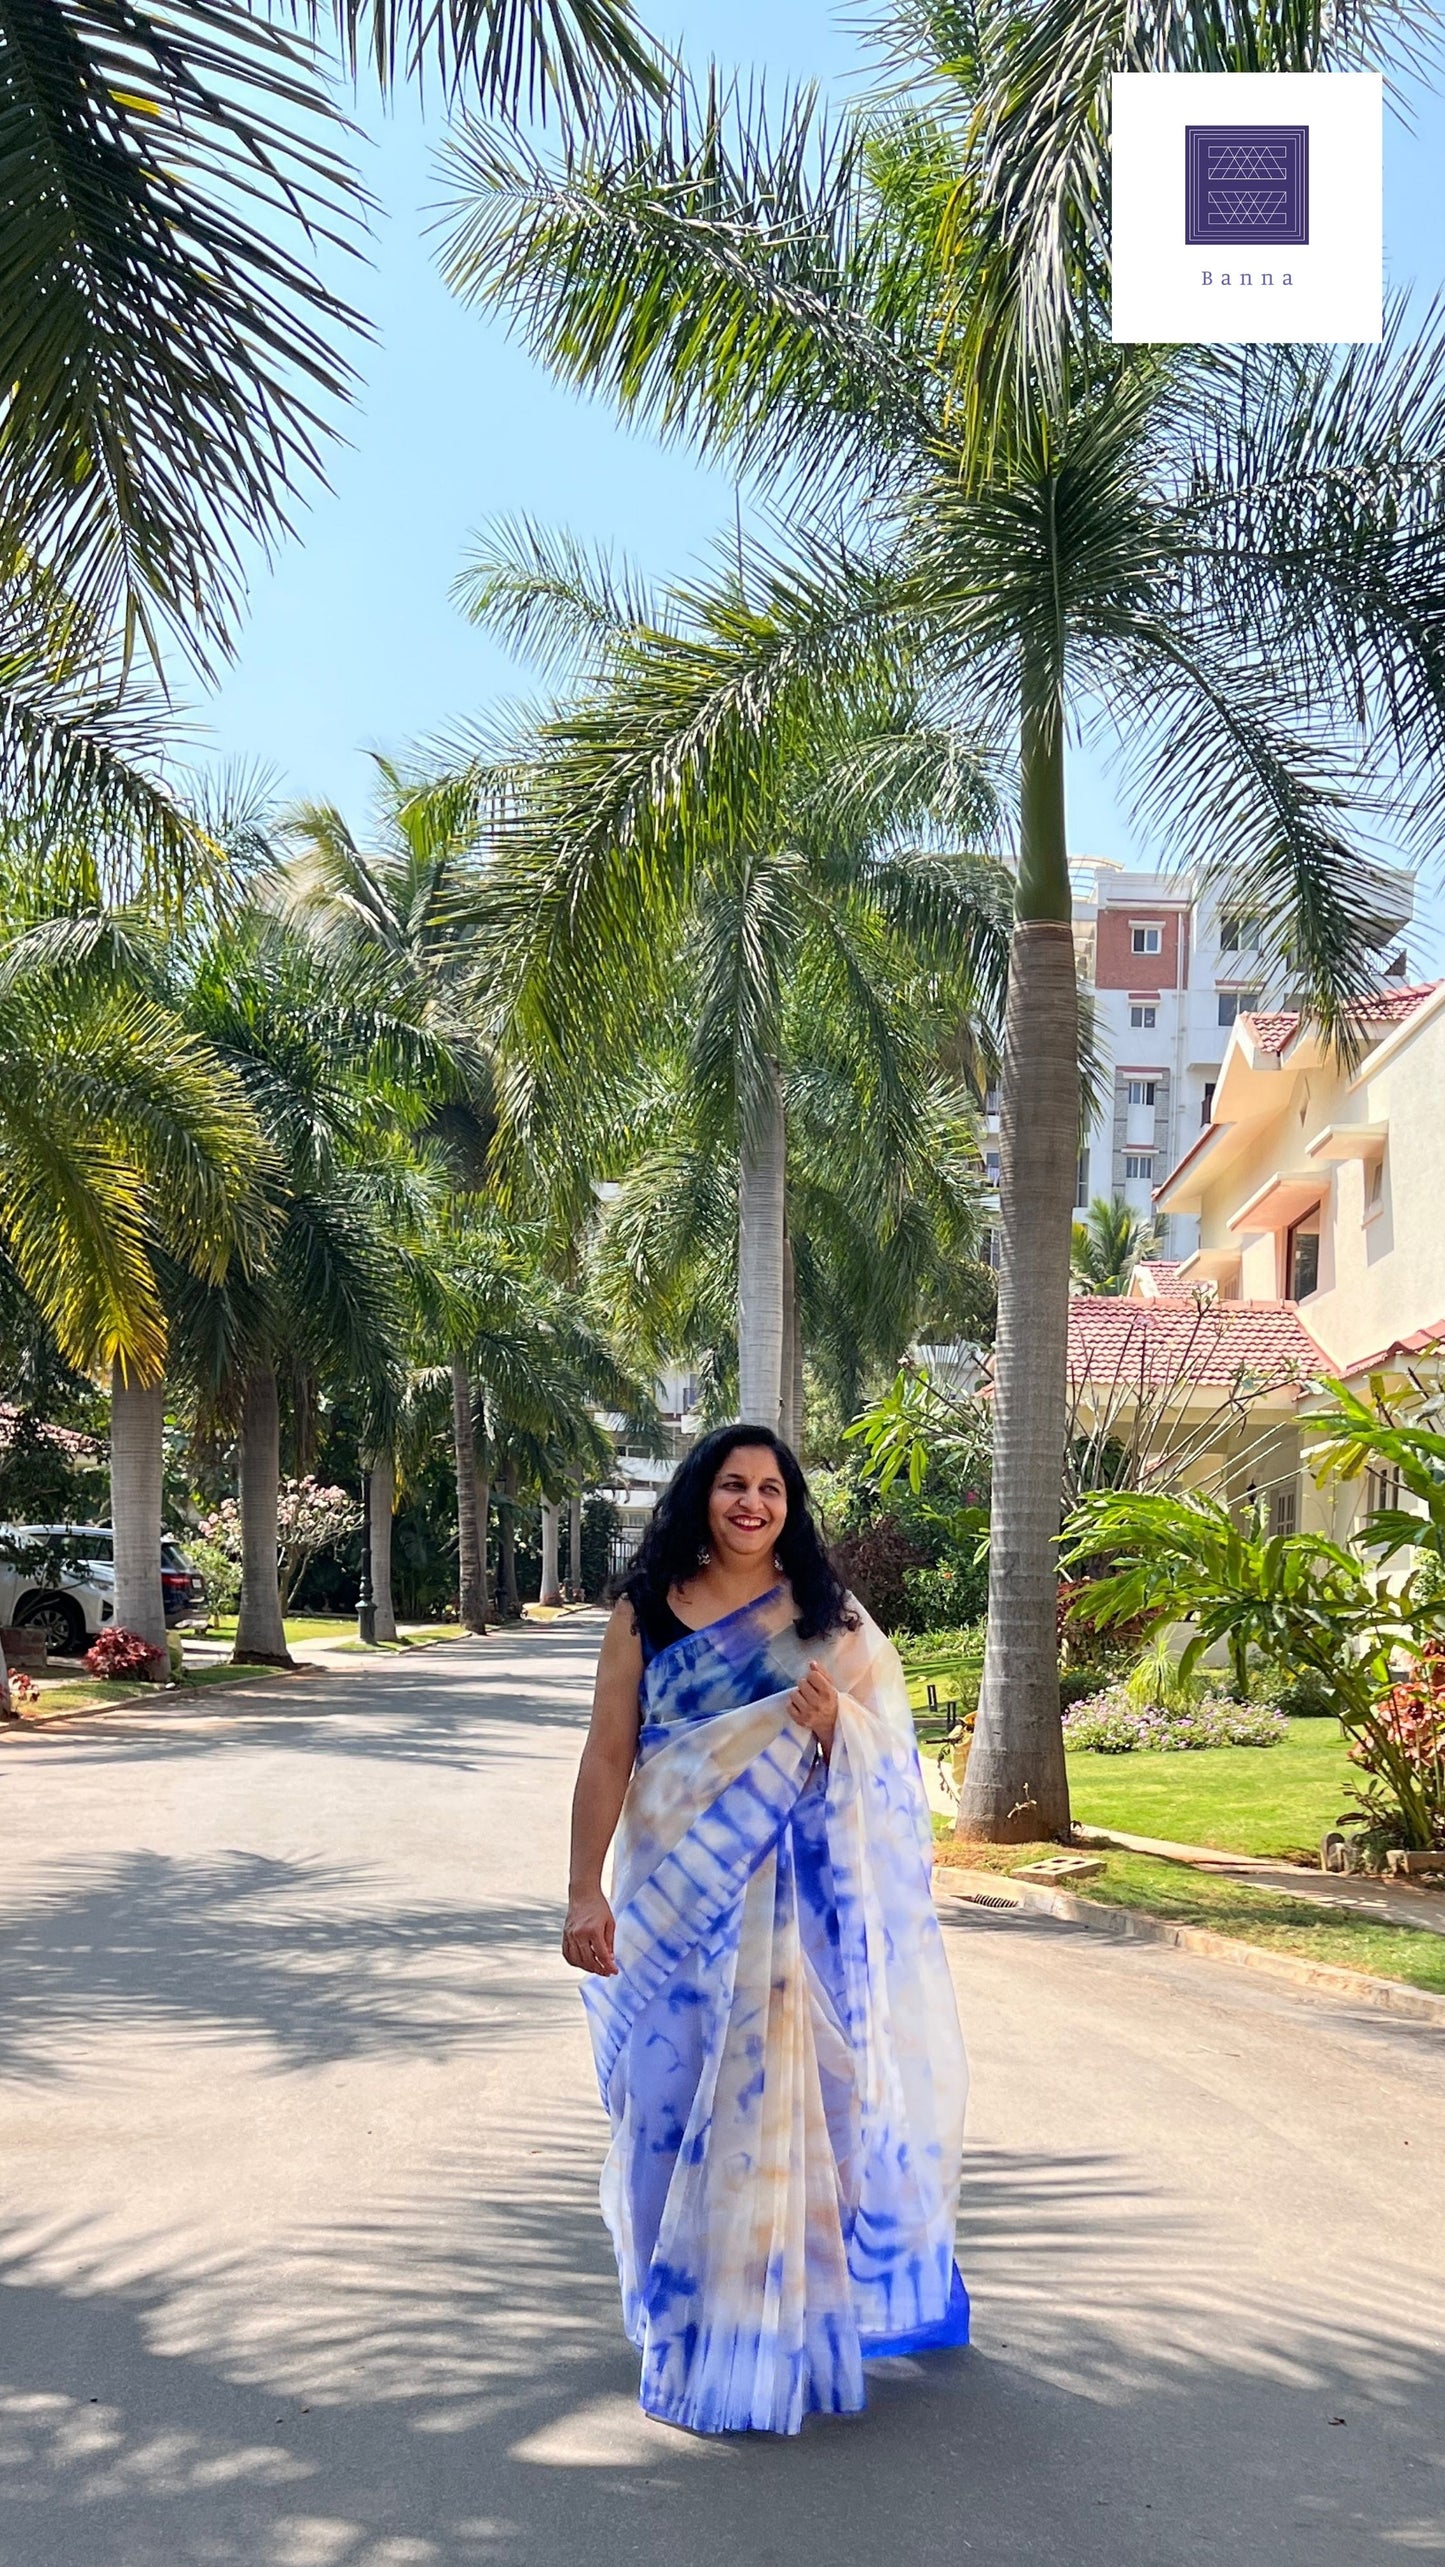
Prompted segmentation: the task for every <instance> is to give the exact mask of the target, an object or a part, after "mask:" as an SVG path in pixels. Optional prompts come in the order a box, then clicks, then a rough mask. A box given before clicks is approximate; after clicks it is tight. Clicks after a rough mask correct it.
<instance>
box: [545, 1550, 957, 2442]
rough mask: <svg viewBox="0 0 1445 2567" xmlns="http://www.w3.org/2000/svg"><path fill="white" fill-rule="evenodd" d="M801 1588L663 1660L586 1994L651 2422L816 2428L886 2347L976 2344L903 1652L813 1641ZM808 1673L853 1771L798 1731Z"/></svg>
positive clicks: (851, 2403) (945, 2012)
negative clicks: (801, 1609)
mask: <svg viewBox="0 0 1445 2567" xmlns="http://www.w3.org/2000/svg"><path fill="white" fill-rule="evenodd" d="M795 1611H796V1608H795V1606H794V1603H793V1599H792V1595H791V1592H790V1590H789V1589H788V1588H787V1587H786V1586H782V1587H779V1588H776V1589H775V1590H774V1591H773V1593H772V1594H771V1595H768V1596H764V1597H763V1598H762V1599H761V1600H760V1601H759V1602H758V1603H756V1604H752V1605H748V1606H745V1607H743V1608H742V1610H741V1611H739V1612H737V1613H732V1614H729V1615H727V1616H726V1617H725V1618H724V1619H723V1620H722V1621H720V1622H715V1623H713V1624H711V1625H710V1626H709V1627H708V1628H707V1629H706V1630H703V1631H696V1632H689V1633H688V1634H687V1636H686V1637H685V1638H684V1639H680V1640H677V1641H674V1642H673V1644H672V1645H671V1646H670V1647H669V1648H666V1649H663V1650H661V1651H660V1652H659V1653H658V1655H657V1656H656V1657H654V1658H653V1659H652V1660H651V1662H650V1664H649V1665H648V1666H647V1667H646V1669H645V1671H644V1676H643V1683H642V1728H641V1735H640V1740H639V1746H638V1761H637V1766H636V1768H635V1771H634V1773H633V1777H632V1781H631V1783H630V1785H629V1787H628V1793H627V1799H626V1802H625V1804H624V1807H623V1812H622V1818H621V1822H620V1825H619V1828H618V1833H617V1839H616V1844H615V1849H614V1855H613V1878H612V1904H613V1909H614V1913H615V1915H616V1920H617V1940H616V1959H617V1963H618V1976H617V1977H616V1978H614V1979H601V1978H594V1979H588V1980H587V1981H586V1982H585V1983H584V1986H583V1991H582V1993H583V1999H584V2002H585V2004H586V2007H587V2013H588V2018H589V2022H590V2027H591V2032H592V2043H593V2050H594V2054H595V2058H596V2065H597V2076H598V2082H599V2084H600V2087H601V2090H602V2100H603V2103H604V2104H605V2106H606V2108H607V2111H608V2113H609V2115H610V2118H611V2124H612V2145H611V2148H610V2150H609V2152H608V2156H607V2161H606V2165H605V2168H604V2172H603V2179H602V2208H603V2213H604V2216H605V2218H606V2221H607V2225H608V2227H609V2229H610V2231H611V2234H612V2240H613V2244H614V2246H615V2248H616V2251H617V2264H618V2272H619V2276H620V2280H621V2285H622V2301H623V2316H624V2322H625V2324H626V2327H627V2331H628V2333H629V2335H630V2336H631V2338H632V2340H633V2342H634V2343H635V2344H636V2345H637V2347H638V2349H639V2351H640V2353H641V2355H642V2385H641V2398H642V2404H643V2406H644V2407H645V2408H646V2409H647V2411H648V2413H649V2414H651V2415H655V2416H659V2417H662V2418H663V2419H665V2420H666V2421H668V2422H670V2423H674V2424H680V2425H687V2426H690V2427H691V2428H693V2429H694V2430H696V2431H699V2432H705V2433H725V2432H733V2431H739V2430H744V2429H752V2430H754V2431H763V2432H773V2433H796V2432H797V2431H798V2429H799V2427H800V2426H801V2424H802V2421H803V2418H804V2417H805V2416H806V2415H808V2414H809V2413H810V2412H812V2411H814V2410H816V2409H822V2410H824V2411H827V2412H832V2413H847V2412H851V2411H853V2410H856V2409H857V2408H859V2407H861V2406H862V2405H863V2403H864V2385H863V2362H864V2359H865V2357H866V2356H867V2355H868V2354H870V2353H875V2354H876V2353H885V2352H890V2353H901V2352H913V2351H919V2350H922V2349H924V2348H925V2347H928V2346H932V2345H941V2344H961V2343H965V2342H966V2341H967V2336H968V2301H967V2297H966V2294H965V2292H964V2289H963V2285H962V2282H961V2280H960V2279H959V2276H958V2272H957V2269H956V2267H955V2264H954V2260H953V2231H954V2219H955V2213H956V2207H957V2194H958V2171H959V2155H960V2149H961V2146H962V2138H963V2113H964V2102H965V2096H966V2087H967V2073H966V2068H965V2063H964V2054H963V2042H962V2038H961V2035H960V2032H959V2027H958V2015H957V2010H956V2007H955V2004H954V1997H953V1989H952V1985H951V1983H950V1980H949V1976H948V1969H947V1964H946V1961H945V1957H944V1952H943V1944H942V1938H941V1936H940V1934H939V1930H938V1924H937V1920H936V1918H935V1915H934V1911H933V1902H932V1897H931V1893H930V1888H929V1849H930V1821H929V1815H928V1807H927V1803H926V1800H925V1797H924V1792H923V1782H922V1776H921V1773H920V1770H919V1763H918V1750H917V1746H916V1743H915V1739H914V1732H913V1722H912V1717H911V1714H910V1711H909V1706H908V1698H907V1693H906V1690H905V1687H904V1683H903V1676H902V1670H901V1668H900V1666H899V1663H898V1658H897V1654H896V1652H895V1651H894V1649H893V1648H892V1646H891V1644H890V1643H889V1642H888V1641H887V1640H886V1639H885V1638H884V1636H883V1634H882V1633H881V1632H880V1631H879V1630H878V1628H877V1627H876V1625H875V1624H874V1623H872V1622H871V1621H870V1620H869V1619H868V1617H867V1615H866V1614H862V1613H861V1610H860V1623H859V1628H858V1629H857V1630H856V1631H841V1632H837V1633H835V1634H833V1635H832V1636H831V1637H830V1638H829V1639H828V1640H826V1641H823V1642H821V1643H820V1642H818V1641H813V1642H811V1643H809V1642H804V1641H800V1640H799V1639H798V1637H797V1633H796V1631H795V1629H794V1617H795ZM810 1657H816V1658H818V1659H819V1660H821V1662H822V1663H823V1664H824V1665H825V1666H826V1667H827V1668H828V1670H829V1672H830V1674H831V1675H832V1677H833V1680H834V1682H835V1684H836V1685H837V1687H838V1691H839V1696H840V1708H839V1715H838V1728H837V1734H836V1737H835V1740H834V1744H833V1749H832V1756H831V1761H830V1762H829V1763H827V1764H824V1763H823V1762H822V1761H821V1760H820V1759H819V1757H818V1754H817V1749H816V1743H815V1741H814V1739H813V1738H812V1736H811V1734H810V1733H809V1732H808V1731H807V1730H805V1729H802V1728H800V1727H798V1726H797V1725H796V1724H795V1723H794V1722H793V1721H791V1720H790V1719H789V1718H788V1716H787V1707H786V1706H787V1699H788V1695H789V1694H790V1692H791V1690H792V1688H793V1686H794V1685H795V1684H796V1683H797V1682H798V1679H799V1678H800V1677H801V1676H802V1675H803V1674H804V1672H805V1671H806V1668H807V1663H808V1660H809V1658H810Z"/></svg>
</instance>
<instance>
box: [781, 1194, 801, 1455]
mask: <svg viewBox="0 0 1445 2567" xmlns="http://www.w3.org/2000/svg"><path fill="white" fill-rule="evenodd" d="M794 1281H795V1278H794V1274H793V1243H792V1240H791V1239H790V1238H789V1236H788V1230H787V1224H786V1222H784V1225H783V1344H782V1352H781V1354H780V1356H779V1359H778V1373H779V1380H780V1386H781V1390H782V1397H781V1399H780V1401H779V1404H778V1431H779V1433H780V1434H781V1436H782V1439H783V1442H784V1443H785V1444H796V1442H797V1423H796V1420H795V1419H794V1416H793V1330H794V1328H795V1327H796V1325H797V1317H798V1314H797V1307H796V1304H795V1301H794Z"/></svg>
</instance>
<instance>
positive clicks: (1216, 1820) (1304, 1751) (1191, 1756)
mask: <svg viewBox="0 0 1445 2567" xmlns="http://www.w3.org/2000/svg"><path fill="white" fill-rule="evenodd" d="M1352 1773H1353V1768H1352V1767H1351V1765H1350V1762H1349V1759H1348V1757H1347V1755H1346V1753H1345V1742H1344V1738H1343V1735H1342V1733H1341V1731H1340V1729H1339V1727H1338V1725H1337V1724H1336V1723H1335V1722H1334V1721H1332V1720H1292V1721H1291V1722H1290V1725H1289V1734H1288V1736H1287V1737H1286V1738H1285V1739H1283V1740H1282V1741H1281V1743H1280V1745H1279V1746H1278V1747H1209V1748H1204V1749H1193V1750H1191V1749H1180V1750H1177V1751H1176V1752H1174V1753H1173V1754H1166V1755H1158V1754H1152V1753H1149V1752H1147V1751H1141V1750H1138V1749H1136V1750H1135V1752H1134V1754H1133V1755H1130V1756H1100V1755H1098V1754H1096V1753H1094V1752H1092V1751H1088V1752H1084V1751H1080V1750H1077V1749H1076V1750H1073V1751H1071V1753H1070V1756H1069V1800H1070V1804H1071V1806H1072V1809H1073V1813H1074V1816H1075V1818H1076V1819H1078V1821H1079V1822H1080V1824H1081V1825H1082V1826H1084V1827H1105V1828H1110V1829H1115V1830H1118V1831H1120V1832H1122V1833H1123V1834H1124V1835H1126V1836H1158V1837H1166V1838H1168V1839H1169V1840H1170V1841H1171V1842H1172V1843H1174V1844H1176V1845H1209V1846H1212V1847H1214V1848H1215V1850H1216V1851H1217V1852H1219V1853H1222V1854H1262V1855H1274V1856H1276V1857H1279V1856H1283V1857H1284V1858H1285V1859H1286V1860H1290V1859H1293V1860H1295V1861H1299V1860H1300V1859H1303V1860H1305V1861H1306V1862H1317V1861H1318V1860H1319V1849H1320V1838H1321V1837H1322V1836H1323V1835H1324V1834H1325V1833H1326V1832H1327V1830H1328V1829H1330V1828H1332V1827H1334V1826H1336V1825H1337V1823H1338V1821H1339V1816H1340V1812H1341V1811H1342V1810H1343V1809H1345V1808H1347V1807H1348V1805H1349V1786H1350V1781H1351V1776H1352Z"/></svg>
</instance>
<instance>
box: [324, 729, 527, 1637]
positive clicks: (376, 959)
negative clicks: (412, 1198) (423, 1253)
mask: <svg viewBox="0 0 1445 2567" xmlns="http://www.w3.org/2000/svg"><path fill="white" fill-rule="evenodd" d="M375 763H376V793H375V798H374V807H373V830H372V838H373V843H372V845H371V846H370V847H368V848H365V849H363V848H362V847H360V846H358V844H357V842H356V840H355V838H354V837H353V835H352V832H351V830H350V828H349V827H348V825H347V823H346V821H345V820H344V819H343V817H342V815H341V813H340V812H339V811H337V810H336V809H335V807H334V805H331V804H325V803H304V804H302V805H301V807H300V808H299V809H298V810H297V811H296V812H295V813H293V814H292V816H291V819H290V821H289V823H288V835H289V837H290V840H291V843H292V846H293V848H294V850H295V853H294V858H293V861H292V862H291V864H290V865H289V866H288V867H287V869H286V871H285V873H284V875H283V876H282V878H281V881H280V884H279V885H278V889H279V892H280V896H281V900H282V905H283V907H284V909H285V912H286V914H287V915H288V916H289V917H290V919H291V920H292V921H293V923H294V924H295V925H297V926H298V927H299V928H301V929H302V930H303V931H304V932H306V933H307V934H308V935H309V936H310V937H312V938H313V939H314V940H315V941H316V942H317V943H318V945H319V947H320V948H321V950H322V951H323V952H324V951H331V952H335V953H339V954H342V955H351V956H362V957H364V958H366V960H367V962H368V963H369V964H370V965H371V966H373V967H375V968H376V969H378V970H379V971H380V972H381V973H382V975H383V976H384V978H385V981H386V984H387V987H388V989H389V991H390V993H391V996H392V1001H393V1004H394V1005H396V1006H397V1007H398V1008H400V1009H401V1010H402V1011H403V1012H404V1013H405V1014H406V1015H407V1016H408V1018H409V1019H410V1020H411V1021H412V1022H414V1023H415V1024H417V1025H418V1026H420V1027H422V1028H423V1029H424V1030H425V1031H426V1033H427V1035H428V1036H429V1038H430V1039H431V1040H432V1041H433V1042H434V1043H435V1044H437V1045H438V1046H440V1047H441V1048H443V1049H444V1050H445V1053H446V1056H447V1059H448V1062H449V1064H450V1068H451V1072H452V1075H451V1077H450V1078H449V1080H448V1083H447V1088H446V1092H445V1093H444V1094H439V1095H438V1096H437V1098H436V1100H435V1102H434V1104H433V1106H432V1109H431V1112H430V1114H429V1115H428V1117H427V1121H426V1125H425V1127H424V1131H423V1134H422V1136H421V1138H422V1141H423V1146H424V1147H425V1148H426V1149H427V1150H428V1152H429V1154H430V1156H431V1157H432V1158H433V1159H434V1160H435V1162H436V1164H437V1166H438V1167H439V1169H440V1170H441V1171H442V1172H443V1173H444V1175H445V1177H446V1179H447V1181H448V1182H449V1184H450V1185H451V1187H452V1189H453V1190H454V1192H455V1193H456V1194H457V1196H458V1198H459V1206H460V1205H461V1204H464V1203H465V1201H466V1200H467V1199H470V1198H474V1197H476V1196H477V1195H478V1194H479V1192H480V1191H481V1190H482V1189H483V1188H484V1187H485V1185H486V1181H487V1158H488V1150H489V1146H490V1142H491V1137H492V1131H493V1127H494V1123H495V1111H494V1102H493V1095H492V1070H491V1063H490V1061H489V1059H488V1057H487V1055H486V1053H485V1051H484V1049H483V1047H482V1045H481V1042H480V1039H479V1036H478V1032H477V1028H476V1024H475V1021H474V1018H475V1011H474V1010H473V1008H472V1006H471V981H472V972H473V956H474V946H475V940H476V925H477V919H478V915H479V910H480V897H481V882H480V876H479V873H478V869H477V841H478V834H479V818H480V813H479V797H478V792H477V788H476V781H475V779H474V778H469V779H468V781H467V783H466V785H465V786H461V785H458V786H455V787H453V788H451V789H450V790H449V789H447V788H446V787H445V786H439V785H437V784H436V783H435V782H434V781H430V782H429V783H428V784H427V786H426V788H425V789H422V788H421V787H420V786H419V785H418V784H417V783H416V782H415V781H414V780H410V779H408V778H407V777H406V776H405V775H404V774H403V773H402V772H401V770H400V769H399V768H398V767H396V766H395V765H394V764H392V763H391V761H390V760H388V759H385V758H378V759H377V760H376V762H375ZM443 1262H444V1264H449V1263H450V1256H449V1253H448V1256H447V1257H445V1258H444V1261H443ZM437 1289H441V1290H442V1292H443V1298H444V1297H445V1291H444V1287H440V1286H439V1285H438V1284H437V1279H436V1278H435V1277H434V1276H433V1277H432V1278H430V1279H422V1291H421V1300H422V1303H423V1305H425V1306H424V1307H423V1308H422V1309H420V1310H419V1311H418V1324H419V1326H420V1328H421V1330H422V1333H423V1334H425V1333H426V1331H427V1328H428V1324H429V1320H430V1318H431V1317H433V1316H434V1312H435V1304H436V1293H437ZM474 1321H475V1322H476V1323H477V1325H478V1326H480V1325H481V1324H482V1323H481V1322H480V1320H478V1317H477V1310H476V1307H475V1305H474V1303H473V1301H472V1300H471V1298H470V1297H469V1294H468V1291H467V1289H466V1288H465V1287H463V1289H462V1291H461V1294H460V1298H459V1299H457V1300H456V1302H455V1331H454V1335H453V1339H452V1342H451V1345H450V1349H449V1369H450V1374H451V1401H452V1440H453V1453H454V1463H455V1470H456V1487H457V1564H458V1592H459V1610H460V1616H461V1622H462V1627H463V1629H464V1630H467V1631H484V1630H485V1629H486V1622H487V1574H486V1557H485V1553H486V1535H487V1508H488V1499H487V1494H486V1491H485V1490H484V1488H483V1486H482V1475H481V1472H480V1467H479V1462H478V1454H477V1439H476V1430H475V1424H474V1407H475V1387H474V1383H473V1378H472V1369H471V1363H470V1359H469V1355H468V1349H467V1340H468V1337H469V1336H470V1335H471V1333H472V1330H473V1322H474ZM378 1462H379V1463H380V1464H381V1466H382V1488H381V1494H382V1495H383V1496H384V1494H385V1482H386V1478H387V1475H388V1473H390V1474H391V1475H392V1476H393V1477H394V1457H393V1456H392V1455H391V1454H390V1453H389V1452H381V1451H378V1453H377V1454H376V1455H375V1456H374V1457H373V1498H374V1499H375V1498H376V1496H377V1483H376V1479H375V1465H376V1463H378ZM390 1538H391V1519H390V1514H389V1512H388V1511H387V1510H385V1509H384V1508H383V1507H382V1506H381V1505H380V1504H379V1503H378V1504H376V1505H375V1506H374V1509H373V1515H372V1532H371V1546H372V1558H371V1582H372V1592H373V1594H377V1593H379V1592H380V1591H381V1587H382V1586H383V1585H389V1581H390V1559H389V1548H390ZM383 1554H384V1555H385V1556H383Z"/></svg>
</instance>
